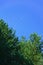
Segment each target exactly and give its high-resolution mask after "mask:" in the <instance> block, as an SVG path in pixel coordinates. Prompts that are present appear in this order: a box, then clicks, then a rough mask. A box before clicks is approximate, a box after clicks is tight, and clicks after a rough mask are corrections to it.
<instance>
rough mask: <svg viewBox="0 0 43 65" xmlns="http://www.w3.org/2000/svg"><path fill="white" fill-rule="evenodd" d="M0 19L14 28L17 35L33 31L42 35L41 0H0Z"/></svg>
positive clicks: (42, 13)
mask: <svg viewBox="0 0 43 65" xmlns="http://www.w3.org/2000/svg"><path fill="white" fill-rule="evenodd" d="M0 19H3V20H4V21H5V22H6V23H8V25H9V26H10V27H12V28H13V29H15V30H16V35H17V36H18V37H21V36H22V35H23V36H26V37H27V38H28V37H29V35H30V34H31V33H33V32H36V33H38V34H39V35H42V36H43V0H0Z"/></svg>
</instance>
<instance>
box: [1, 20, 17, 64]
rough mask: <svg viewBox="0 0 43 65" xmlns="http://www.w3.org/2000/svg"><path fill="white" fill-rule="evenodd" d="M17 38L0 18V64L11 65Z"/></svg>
mask: <svg viewBox="0 0 43 65" xmlns="http://www.w3.org/2000/svg"><path fill="white" fill-rule="evenodd" d="M17 43H18V38H17V37H16V36H15V32H14V33H13V31H12V30H11V29H10V28H9V27H8V25H7V24H6V23H5V22H4V21H3V20H0V65H11V62H12V58H13V54H15V46H16V44H17Z"/></svg>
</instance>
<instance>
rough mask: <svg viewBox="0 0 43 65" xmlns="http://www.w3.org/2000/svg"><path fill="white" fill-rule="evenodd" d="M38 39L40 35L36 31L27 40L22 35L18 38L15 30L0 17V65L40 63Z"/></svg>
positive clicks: (32, 64)
mask: <svg viewBox="0 0 43 65" xmlns="http://www.w3.org/2000/svg"><path fill="white" fill-rule="evenodd" d="M40 40H41V37H40V36H38V34H36V33H33V34H31V35H30V39H29V40H26V38H25V37H23V36H22V39H21V40H18V37H16V35H15V31H13V30H12V29H10V28H9V27H8V25H7V24H6V23H5V22H4V21H3V20H2V19H1V20H0V65H39V64H40V65H41V62H43V61H42V55H41V52H40V48H39V47H40V44H41V42H40ZM42 64H43V63H42Z"/></svg>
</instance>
